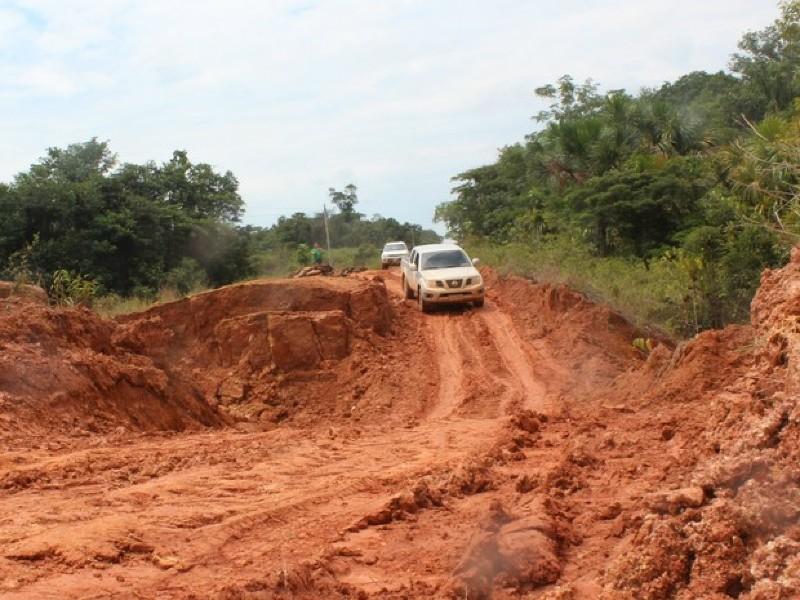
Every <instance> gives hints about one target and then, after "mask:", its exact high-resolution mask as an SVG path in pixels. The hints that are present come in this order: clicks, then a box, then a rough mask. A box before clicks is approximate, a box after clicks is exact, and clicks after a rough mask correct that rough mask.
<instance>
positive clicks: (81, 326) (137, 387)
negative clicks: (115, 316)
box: [0, 299, 221, 442]
mask: <svg viewBox="0 0 800 600" xmlns="http://www.w3.org/2000/svg"><path fill="white" fill-rule="evenodd" d="M115 328H116V327H115V324H114V323H113V322H110V321H105V320H103V319H100V318H99V317H98V316H97V315H95V314H94V313H92V312H90V311H89V310H86V309H52V308H48V307H46V306H44V305H41V304H39V303H34V302H30V301H26V300H20V299H8V300H5V301H3V302H2V304H0V434H1V435H3V437H6V438H7V439H8V438H10V439H15V440H26V442H30V441H31V439H38V438H39V437H40V436H42V435H45V434H47V433H64V434H71V435H77V436H89V435H91V434H92V433H96V432H99V431H110V430H113V429H114V428H116V427H124V428H127V427H133V428H136V429H139V430H173V431H178V430H183V429H186V428H192V427H194V428H197V427H203V426H214V425H219V424H220V423H221V420H220V418H219V415H217V414H216V413H215V411H213V410H212V409H211V408H210V407H209V406H208V404H207V403H206V402H205V400H204V399H203V396H202V394H201V392H200V390H199V389H198V388H197V387H196V386H194V385H193V384H192V383H191V382H190V381H188V380H186V379H185V378H182V377H181V374H180V373H176V372H171V371H167V370H164V369H163V368H160V367H158V366H157V365H156V364H155V363H154V362H153V360H151V359H150V358H149V357H147V356H145V355H142V354H137V353H133V352H129V351H126V350H125V349H123V348H120V347H119V346H117V345H116V344H115V343H114V341H113V337H114V332H115Z"/></svg>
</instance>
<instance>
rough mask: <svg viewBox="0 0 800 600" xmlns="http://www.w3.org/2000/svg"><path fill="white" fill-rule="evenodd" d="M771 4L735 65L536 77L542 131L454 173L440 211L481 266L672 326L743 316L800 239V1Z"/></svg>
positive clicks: (685, 328)
mask: <svg viewBox="0 0 800 600" xmlns="http://www.w3.org/2000/svg"><path fill="white" fill-rule="evenodd" d="M780 10H781V16H780V18H779V19H778V20H777V21H776V22H775V23H774V24H773V25H772V26H770V27H768V28H766V29H764V30H762V31H757V32H750V33H747V34H745V35H744V37H743V38H742V40H741V42H740V44H739V52H737V53H736V54H734V55H733V56H732V57H731V61H730V72H719V73H704V72H695V73H690V74H688V75H686V76H684V77H681V78H680V79H678V80H677V81H675V82H671V83H665V84H664V85H662V86H661V87H659V88H656V89H644V90H641V91H640V92H639V93H638V94H631V93H629V92H627V91H625V90H607V91H601V90H600V87H599V86H598V85H597V84H596V83H594V82H592V81H591V80H589V81H586V82H585V83H578V82H576V81H575V80H574V79H573V78H571V77H569V76H564V77H562V78H561V79H560V80H559V81H558V82H556V83H555V84H554V85H546V86H544V87H541V88H539V89H538V90H536V93H537V95H538V96H539V97H541V98H545V99H548V100H549V101H550V102H551V104H550V107H549V109H548V110H545V111H542V112H541V113H539V114H538V115H537V116H536V117H535V119H536V121H538V122H539V123H540V126H539V128H538V130H537V131H535V132H533V133H531V134H530V135H528V136H527V137H526V139H525V140H524V141H523V142H521V143H518V144H514V145H512V146H508V147H506V148H503V149H502V150H501V151H500V154H499V157H498V160H497V161H496V162H495V163H493V164H490V165H485V166H481V167H478V168H475V169H470V170H468V171H465V172H463V173H461V174H459V175H457V176H456V177H454V182H455V184H456V186H455V188H454V194H455V199H454V200H453V201H451V202H446V203H444V204H441V205H440V206H439V207H438V208H437V209H436V217H437V219H438V220H440V221H442V222H444V223H445V224H446V226H447V228H448V229H449V231H450V234H451V235H452V236H454V237H457V238H459V239H462V240H466V243H467V245H468V246H469V247H470V248H471V250H472V252H473V253H475V254H477V255H479V256H481V258H484V259H485V260H486V262H487V263H488V264H491V265H494V266H496V267H498V268H500V269H502V270H508V271H514V272H517V273H521V274H524V275H528V276H532V277H535V278H541V279H546V280H556V281H565V282H568V283H570V284H571V285H573V286H575V287H578V288H580V289H582V290H584V291H587V292H590V293H592V294H595V295H596V296H599V297H600V298H601V299H603V300H605V301H608V302H610V303H611V304H613V305H615V306H616V307H617V308H619V309H621V310H622V311H623V312H627V313H628V314H629V315H631V316H632V317H634V318H636V319H637V320H640V321H646V322H655V323H657V324H659V325H661V326H662V327H663V328H665V329H667V330H668V331H670V332H672V333H673V334H676V335H690V334H694V333H696V332H697V331H699V330H702V329H706V328H710V327H721V326H723V325H725V324H727V323H732V322H739V321H744V320H746V319H747V318H748V314H749V304H750V300H751V299H752V297H753V294H754V292H755V289H756V286H757V284H758V279H759V274H760V273H761V271H762V270H763V268H764V267H775V266H778V265H780V264H782V263H783V262H785V260H786V257H787V253H788V248H789V247H790V246H791V245H792V244H793V243H797V241H798V240H799V239H800V201H799V200H798V185H799V184H800V100H798V96H800V71H799V70H798V69H799V68H800V2H798V1H797V0H795V1H792V2H786V3H782V4H781V5H780Z"/></svg>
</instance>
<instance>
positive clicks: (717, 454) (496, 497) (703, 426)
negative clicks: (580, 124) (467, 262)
mask: <svg viewBox="0 0 800 600" xmlns="http://www.w3.org/2000/svg"><path fill="white" fill-rule="evenodd" d="M793 264H794V263H793ZM790 267H791V265H790ZM795 267H797V264H795ZM798 269H800V267H798V268H795V269H794V270H793V271H791V272H789V271H790V268H789V267H787V273H786V274H785V277H790V276H791V277H794V276H795V274H796V271H797V270H798ZM487 277H488V278H489V284H490V285H489V288H490V290H491V292H490V295H489V298H488V301H487V303H486V306H485V307H484V308H483V309H477V310H476V309H471V308H464V309H461V308H457V309H439V310H437V311H435V312H433V313H432V314H425V315H423V314H421V313H420V312H419V311H418V310H417V309H416V307H415V306H414V305H413V304H412V303H408V302H404V301H403V300H402V294H401V289H400V279H399V275H398V273H396V272H394V271H388V272H382V273H362V274H358V276H357V277H355V276H354V277H350V278H315V281H293V282H254V283H250V284H244V285H241V286H230V287H228V288H223V289H222V290H219V291H215V292H209V293H206V294H201V295H199V296H195V297H193V298H192V299H190V300H188V301H182V302H179V303H176V304H175V305H165V306H162V307H156V308H155V309H152V310H151V311H148V312H146V313H142V314H140V315H132V316H130V317H125V318H123V319H120V320H119V321H118V322H111V323H108V322H103V321H101V320H99V319H97V318H96V317H94V316H93V315H92V314H91V313H89V312H88V311H72V312H70V311H66V313H65V312H63V311H54V310H52V309H48V308H46V307H33V305H32V304H30V303H28V302H27V301H25V302H23V301H19V303H17V304H14V303H13V302H11V301H8V302H7V306H5V307H4V309H3V311H4V312H1V313H0V340H2V346H0V349H2V351H3V355H2V356H3V358H0V441H1V442H2V443H3V445H4V452H3V453H2V455H0V597H2V598H10V599H11V598H37V599H38V598H53V599H55V598H59V599H61V598H165V599H166V598H335V597H342V598H366V597H375V598H427V597H441V598H481V597H485V598H489V597H491V598H519V597H526V598H552V599H554V598H598V597H605V598H653V599H656V598H699V597H704V598H705V597H708V598H712V597H713V598H726V597H740V598H747V597H751V598H782V597H787V598H788V597H792V596H791V593H792V592H791V589H792V587H793V586H794V583H792V582H793V581H794V580H792V577H793V576H794V577H796V576H797V575H798V571H797V570H796V569H797V568H798V566H800V565H798V563H797V560H796V553H793V551H792V550H793V549H794V548H796V547H797V548H800V539H798V538H800V530H798V524H797V519H798V511H797V509H795V510H794V512H793V510H792V508H791V506H796V503H795V504H792V502H794V500H795V499H796V498H797V493H798V484H800V479H798V478H797V477H796V473H795V474H793V473H794V472H793V471H791V467H790V466H788V465H789V464H790V463H791V460H792V457H795V456H796V455H797V448H796V446H795V445H793V444H794V443H795V441H796V440H797V422H796V421H794V420H793V419H795V418H796V416H797V408H796V406H795V405H793V404H792V403H791V401H790V400H789V399H787V387H786V386H787V385H789V386H790V387H791V384H790V383H788V384H787V383H781V381H783V380H781V381H778V379H779V378H780V377H784V376H785V378H786V381H788V382H791V380H792V376H789V375H786V374H785V369H787V368H791V365H793V364H794V363H793V362H792V361H790V360H789V359H787V360H786V361H785V362H784V363H783V364H778V363H776V364H774V365H772V366H769V369H772V370H770V371H769V377H768V376H767V374H766V371H764V372H761V371H758V369H762V370H763V369H766V368H767V367H765V366H764V365H763V364H762V362H760V361H759V360H758V356H759V354H758V353H760V352H763V351H766V350H764V348H753V349H752V350H750V351H749V354H748V353H747V352H744V351H743V350H742V349H743V348H745V347H747V345H748V344H750V343H751V342H752V340H753V339H755V337H756V334H755V333H754V332H755V331H756V329H757V326H756V325H753V326H752V327H751V328H739V329H735V330H731V331H730V332H727V333H724V332H723V333H720V332H713V333H717V338H715V339H713V340H711V339H705V338H703V339H698V340H695V341H693V342H691V343H690V344H689V345H688V350H687V346H686V345H682V346H681V347H679V348H677V349H675V348H673V347H672V345H671V344H670V343H669V342H667V341H663V342H662V343H661V344H660V345H659V346H658V347H657V348H656V350H655V351H654V352H653V353H651V355H650V356H649V357H646V356H643V355H641V354H640V353H639V352H638V351H637V350H635V349H634V348H633V346H632V344H631V342H632V340H633V339H634V338H635V337H639V336H642V335H646V334H644V333H642V332H639V331H637V330H636V329H635V328H634V327H633V326H632V325H630V324H629V323H628V322H626V321H625V320H624V319H623V318H622V317H620V316H619V315H617V314H615V313H613V312H612V311H610V310H609V309H607V308H605V307H602V306H596V305H594V304H592V303H591V302H589V301H588V300H586V299H585V298H583V297H582V296H580V295H578V294H575V293H573V292H571V291H569V290H567V289H566V288H554V287H551V286H543V285H537V284H533V283H531V282H528V281H524V280H521V279H514V278H510V279H503V278H498V277H496V276H494V275H493V274H491V273H488V274H487ZM798 280H800V277H798ZM774 287H775V288H776V289H777V288H780V289H784V288H785V281H782V282H780V283H775V285H774ZM775 293H777V292H775ZM769 301H770V302H773V300H772V299H770V300H769ZM790 301H791V299H790V300H789V302H790ZM775 302H777V301H775ZM770 314H772V313H770ZM726 331H727V330H726ZM707 337H708V336H707ZM791 343H794V342H793V341H792V342H791ZM788 347H790V348H793V347H794V346H791V344H789V346H788ZM792 360H793V359H792ZM787 365H789V367H787ZM781 369H783V370H781ZM684 371H685V372H684ZM768 378H771V379H770V381H772V382H773V383H772V384H771V387H770V388H769V390H768V392H769V393H770V394H772V396H769V397H770V398H772V397H777V398H779V400H780V399H781V398H782V400H780V401H779V400H775V401H772V402H769V403H766V402H765V403H764V406H761V408H759V409H757V408H755V407H754V406H752V403H753V402H755V400H754V399H755V398H761V401H762V402H764V400H763V399H764V398H765V397H767V395H766V394H767V392H765V390H764V389H762V388H763V386H760V384H759V383H758V381H766V380H767V379H768ZM754 380H757V381H756V383H755V384H754V383H753V381H754ZM748 382H749V383H748ZM776 382H777V383H776ZM747 386H750V387H749V388H748V387H747ZM795 389H796V388H795ZM725 394H727V396H726V395H725ZM759 394H760V396H759ZM776 395H777V396H776ZM723 405H724V406H723ZM732 407H734V408H732ZM793 411H794V412H793ZM734 415H738V417H736V418H734ZM776 415H778V416H776ZM770 419H772V420H773V421H775V420H777V422H778V425H776V426H775V427H773V429H772V430H770V431H771V433H767V434H764V435H767V436H768V438H769V443H766V444H762V445H761V446H759V445H758V444H754V445H753V447H750V446H747V444H742V443H741V440H739V442H738V444H737V443H736V440H737V439H738V438H740V436H741V435H742V432H743V431H751V430H753V431H755V430H758V431H761V430H763V429H764V427H766V425H765V423H771V422H772V421H770ZM769 436H772V437H769ZM726 461H727V462H726ZM737 461H738V462H737ZM742 461H744V463H746V464H747V465H750V466H749V467H747V466H744V467H743V466H742V464H743V462H742ZM747 461H750V462H747ZM729 463H730V464H729ZM734 463H735V464H736V465H739V466H738V467H734V466H731V465H733V464H734ZM756 464H757V465H760V466H759V467H758V469H755V468H753V467H752V465H756ZM735 468H738V469H739V470H738V471H736V473H737V474H738V475H737V476H735V477H733V479H731V477H729V475H730V473H729V471H730V470H731V469H735ZM743 473H744V475H743ZM726 477H727V479H726ZM737 477H738V478H737ZM793 477H794V479H793ZM742 478H744V479H742ZM734 480H735V481H734ZM753 481H758V485H756V484H755V483H752V482H753ZM726 482H727V483H726ZM749 482H750V483H749ZM726 486H727V487H726ZM748 486H749V487H748ZM778 487H780V490H781V491H780V493H779V494H778V496H780V498H782V499H785V501H786V507H785V510H783V511H778V512H779V514H777V515H776V514H772V513H771V514H770V515H766V514H761V513H758V512H757V510H758V509H756V508H754V507H755V506H756V505H758V503H759V501H760V498H761V490H763V492H764V494H771V495H772V497H773V498H775V493H776V492H775V490H776V489H777V488H778ZM743 490H744V491H743ZM745 492H746V493H745ZM778 504H780V503H778ZM759 506H760V505H759ZM781 506H783V505H781ZM762 512H763V511H762ZM773 512H774V511H773ZM756 514H757V516H756ZM704 527H705V529H704ZM710 540H714V543H711V542H710ZM737 540H738V541H737ZM770 544H771V545H770ZM793 544H794V545H793ZM766 548H769V549H768V550H767V549H766ZM759 553H760V554H759ZM632 556H633V557H637V560H636V562H635V564H634V563H632V562H631V557H632ZM792 556H795V559H793V558H792ZM793 561H794V562H793ZM766 564H769V565H770V566H769V568H767V567H766V566H764V565H766ZM762 567H763V568H762ZM793 569H795V570H793ZM787 582H788V583H787ZM759 586H760V587H759ZM762 588H763V589H764V590H767V592H764V593H765V594H767V593H771V594H773V595H758V594H760V593H761V591H760V590H761V589H762ZM781 594H784V595H781Z"/></svg>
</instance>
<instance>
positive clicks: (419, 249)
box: [414, 244, 463, 254]
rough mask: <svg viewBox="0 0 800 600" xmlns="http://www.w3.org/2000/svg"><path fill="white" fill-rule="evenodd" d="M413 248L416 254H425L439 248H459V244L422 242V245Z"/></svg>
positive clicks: (437, 250)
mask: <svg viewBox="0 0 800 600" xmlns="http://www.w3.org/2000/svg"><path fill="white" fill-rule="evenodd" d="M414 250H416V251H417V254H427V253H428V252H439V251H440V250H461V251H462V252H463V249H462V248H461V246H458V245H456V244H423V245H422V246H415V247H414Z"/></svg>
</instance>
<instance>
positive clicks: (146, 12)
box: [0, 0, 778, 229]
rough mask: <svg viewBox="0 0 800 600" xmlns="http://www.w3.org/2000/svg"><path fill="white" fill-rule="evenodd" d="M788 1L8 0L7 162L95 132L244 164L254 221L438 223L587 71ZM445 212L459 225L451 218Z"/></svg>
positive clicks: (132, 157)
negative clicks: (331, 212)
mask: <svg viewBox="0 0 800 600" xmlns="http://www.w3.org/2000/svg"><path fill="white" fill-rule="evenodd" d="M777 13H778V10H777V6H776V3H773V2H771V1H770V0H705V1H703V2H697V1H696V0H673V1H672V2H655V1H650V0H529V1H522V0H519V1H510V0H492V1H491V2H490V1H488V0H483V1H473V0H382V1H378V0H359V1H356V0H331V1H313V0H301V1H294V0H260V1H255V0H228V1H225V2H222V1H215V2H210V1H203V0H195V1H194V2H163V1H161V0H136V1H129V0H105V1H103V2H98V1H97V0H91V1H84V0H30V1H12V2H8V1H3V0H0V132H2V135H0V180H2V181H8V180H10V179H11V178H12V177H13V176H14V174H16V173H18V172H19V171H22V170H25V169H27V168H28V166H29V165H30V164H31V163H32V162H34V161H35V160H36V159H37V158H38V157H40V156H42V155H43V154H44V151H45V149H46V148H47V147H49V146H64V145H67V144H69V143H72V142H77V141H85V140H87V139H89V138H91V137H93V136H97V137H98V138H100V139H103V140H109V141H110V142H111V146H112V149H113V150H114V151H115V152H117V153H118V155H119V157H120V159H121V160H123V161H131V162H141V161H145V160H149V159H154V160H157V161H161V160H166V159H168V158H169V157H170V156H171V153H172V151H173V150H175V149H185V150H188V152H189V156H190V158H191V159H192V160H195V161H202V162H209V163H211V164H212V165H214V166H215V167H216V168H218V169H220V170H227V169H230V170H231V171H233V172H234V173H235V174H236V175H237V177H238V178H239V180H240V184H241V192H242V195H243V197H244V199H245V201H246V202H247V207H248V208H247V215H246V217H245V221H246V222H248V223H253V224H258V225H268V224H270V223H272V222H273V221H274V220H275V219H276V218H277V217H278V216H279V215H280V214H288V213H292V212H296V211H306V212H314V211H318V210H320V209H321V206H322V204H323V203H324V202H325V201H326V199H327V189H328V188H329V187H337V188H338V187H343V186H344V185H346V184H347V183H350V182H353V183H355V184H356V185H357V186H358V188H359V197H360V199H361V205H360V209H361V211H362V212H365V213H367V214H373V213H380V214H383V215H385V216H393V217H395V218H397V219H400V220H402V221H405V220H409V221H414V222H419V223H422V224H423V225H426V226H429V225H431V219H432V215H433V209H434V207H435V206H436V204H438V203H440V202H442V201H445V200H447V199H448V198H449V190H450V187H451V182H450V177H451V176H453V175H455V174H457V173H459V172H461V171H463V170H466V169H468V168H470V167H473V166H477V165H480V164H485V163H487V162H491V161H492V160H493V159H494V157H495V156H496V153H497V149H498V148H499V147H501V146H503V145H506V144H509V143H513V142H515V141H518V140H520V139H522V137H523V136H524V135H525V134H526V133H529V132H530V131H532V130H533V129H534V127H535V124H534V122H533V121H531V119H530V117H531V115H533V114H535V113H536V112H537V111H538V110H540V109H541V108H542V106H541V104H540V103H539V102H538V101H537V100H536V98H535V97H534V95H533V89H534V88H536V87H538V86H540V85H543V84H545V83H549V82H552V81H554V80H555V79H556V78H558V77H559V76H561V75H563V74H565V73H570V74H572V75H573V76H574V77H575V78H576V79H581V80H582V79H585V78H587V77H592V78H593V79H595V80H596V81H599V82H600V83H601V84H602V85H603V87H607V88H620V87H624V88H627V89H629V90H637V89H639V88H641V87H642V86H653V85H658V84H659V83H661V82H663V81H665V80H672V79H675V78H676V77H679V76H680V75H682V74H684V73H687V72H689V71H692V70H699V69H705V70H710V71H713V70H719V69H722V68H725V66H726V65H727V61H728V57H729V55H730V54H731V53H732V52H733V51H735V49H736V42H737V41H738V39H739V38H740V36H741V34H742V33H743V32H744V31H746V30H748V29H751V30H752V29H760V28H762V27H764V26H766V25H768V24H769V23H770V22H772V21H773V20H774V19H775V18H776V16H777ZM439 229H440V227H439Z"/></svg>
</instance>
